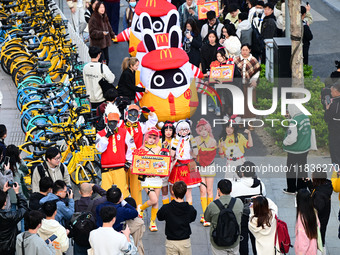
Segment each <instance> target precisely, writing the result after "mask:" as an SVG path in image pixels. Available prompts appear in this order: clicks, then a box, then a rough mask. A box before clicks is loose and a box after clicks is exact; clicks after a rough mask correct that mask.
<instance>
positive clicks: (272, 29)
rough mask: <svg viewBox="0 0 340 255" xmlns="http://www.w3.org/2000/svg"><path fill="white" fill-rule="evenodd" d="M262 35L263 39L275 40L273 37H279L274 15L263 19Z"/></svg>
mask: <svg viewBox="0 0 340 255" xmlns="http://www.w3.org/2000/svg"><path fill="white" fill-rule="evenodd" d="M261 35H262V37H263V39H273V37H275V36H276V35H277V27H276V18H275V16H274V13H272V14H271V15H269V16H265V17H264V18H263V22H262V28H261Z"/></svg>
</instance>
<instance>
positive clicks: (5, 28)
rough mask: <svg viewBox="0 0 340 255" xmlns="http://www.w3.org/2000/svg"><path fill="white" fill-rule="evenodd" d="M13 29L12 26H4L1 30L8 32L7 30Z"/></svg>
mask: <svg viewBox="0 0 340 255" xmlns="http://www.w3.org/2000/svg"><path fill="white" fill-rule="evenodd" d="M10 28H12V25H2V27H1V29H2V30H7V29H10Z"/></svg>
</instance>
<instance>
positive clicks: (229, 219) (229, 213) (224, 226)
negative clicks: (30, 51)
mask: <svg viewBox="0 0 340 255" xmlns="http://www.w3.org/2000/svg"><path fill="white" fill-rule="evenodd" d="M235 201H236V198H234V197H233V198H231V200H230V203H229V205H228V206H227V208H225V207H224V206H223V204H222V203H221V201H220V200H218V199H217V200H215V201H214V203H215V204H216V205H217V207H218V208H219V209H220V213H219V215H218V219H217V225H216V228H215V229H214V230H213V232H212V238H213V240H214V242H215V244H216V245H218V246H231V245H233V244H234V243H235V242H236V241H237V238H238V236H239V235H240V227H239V224H238V223H237V220H236V217H235V214H234V212H233V210H232V209H233V207H234V204H235Z"/></svg>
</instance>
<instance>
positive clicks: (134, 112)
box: [127, 109, 138, 123]
mask: <svg viewBox="0 0 340 255" xmlns="http://www.w3.org/2000/svg"><path fill="white" fill-rule="evenodd" d="M127 119H128V120H129V121H130V122H132V123H135V122H136V121H137V120H138V111H137V110H135V109H133V110H130V111H128V116H127Z"/></svg>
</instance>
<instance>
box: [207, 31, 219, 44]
mask: <svg viewBox="0 0 340 255" xmlns="http://www.w3.org/2000/svg"><path fill="white" fill-rule="evenodd" d="M210 34H213V35H214V36H215V38H216V39H215V43H216V44H217V45H218V44H219V42H218V36H217V33H216V31H215V30H210V31H209V32H208V36H207V38H209V35H210ZM208 44H210V43H209V40H208Z"/></svg>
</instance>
